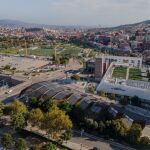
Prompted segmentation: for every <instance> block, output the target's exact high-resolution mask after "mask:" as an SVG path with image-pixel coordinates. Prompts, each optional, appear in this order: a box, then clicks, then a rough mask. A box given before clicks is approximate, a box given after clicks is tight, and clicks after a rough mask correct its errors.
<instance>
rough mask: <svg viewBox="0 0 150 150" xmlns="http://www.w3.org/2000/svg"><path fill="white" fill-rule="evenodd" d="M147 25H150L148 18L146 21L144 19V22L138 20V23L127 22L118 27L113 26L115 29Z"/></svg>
mask: <svg viewBox="0 0 150 150" xmlns="http://www.w3.org/2000/svg"><path fill="white" fill-rule="evenodd" d="M140 25H143V26H147V25H150V20H146V21H142V22H138V23H133V24H126V25H120V26H117V27H113V29H125V28H129V27H135V26H140Z"/></svg>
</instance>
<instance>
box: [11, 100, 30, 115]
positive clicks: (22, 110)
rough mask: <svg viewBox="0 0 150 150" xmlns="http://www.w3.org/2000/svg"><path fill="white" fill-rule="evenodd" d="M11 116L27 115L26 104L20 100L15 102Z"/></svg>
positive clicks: (12, 105)
mask: <svg viewBox="0 0 150 150" xmlns="http://www.w3.org/2000/svg"><path fill="white" fill-rule="evenodd" d="M10 108H11V114H12V115H16V114H23V115H25V114H26V113H27V107H26V106H25V104H24V103H22V102H20V101H19V100H16V101H14V102H13V103H12V104H11V105H10Z"/></svg>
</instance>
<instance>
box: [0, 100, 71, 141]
mask: <svg viewBox="0 0 150 150" xmlns="http://www.w3.org/2000/svg"><path fill="white" fill-rule="evenodd" d="M32 100H33V99H32ZM0 114H1V115H3V114H4V115H9V116H10V118H11V126H12V127H13V129H14V130H16V129H22V128H24V127H27V126H31V127H37V128H39V130H45V131H46V133H47V134H48V135H50V136H51V137H52V138H56V139H57V138H61V139H67V138H69V137H70V135H71V128H72V122H71V120H70V119H69V116H68V115H67V114H66V112H65V111H63V110H61V109H59V108H58V107H57V105H56V104H55V103H51V104H50V105H49V109H48V108H47V111H45V112H43V111H42V110H41V109H40V108H33V109H31V110H30V111H29V110H28V109H27V107H26V105H24V103H22V102H21V101H19V100H16V101H14V102H13V103H12V104H11V105H9V106H4V105H2V106H1V109H0ZM62 131H66V132H63V134H62ZM66 135H68V137H67V136H66Z"/></svg>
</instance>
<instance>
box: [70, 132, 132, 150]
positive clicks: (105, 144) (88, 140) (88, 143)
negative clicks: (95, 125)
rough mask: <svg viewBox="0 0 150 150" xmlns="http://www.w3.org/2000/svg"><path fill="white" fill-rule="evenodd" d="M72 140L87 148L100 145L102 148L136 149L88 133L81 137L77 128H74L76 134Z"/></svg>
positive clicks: (104, 149) (113, 149)
mask: <svg viewBox="0 0 150 150" xmlns="http://www.w3.org/2000/svg"><path fill="white" fill-rule="evenodd" d="M71 142H73V143H78V144H80V145H81V144H82V147H84V148H87V149H91V148H93V147H98V148H100V149H101V150H135V149H133V148H130V147H128V146H124V145H122V144H119V143H116V142H113V141H110V140H104V139H101V138H98V137H96V136H93V135H90V134H88V133H84V134H83V135H82V137H81V136H80V131H77V130H74V136H73V138H72V139H71Z"/></svg>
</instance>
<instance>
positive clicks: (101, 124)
mask: <svg viewBox="0 0 150 150" xmlns="http://www.w3.org/2000/svg"><path fill="white" fill-rule="evenodd" d="M98 129H99V132H100V133H103V132H104V130H105V124H104V123H103V121H100V122H99V124H98Z"/></svg>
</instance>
